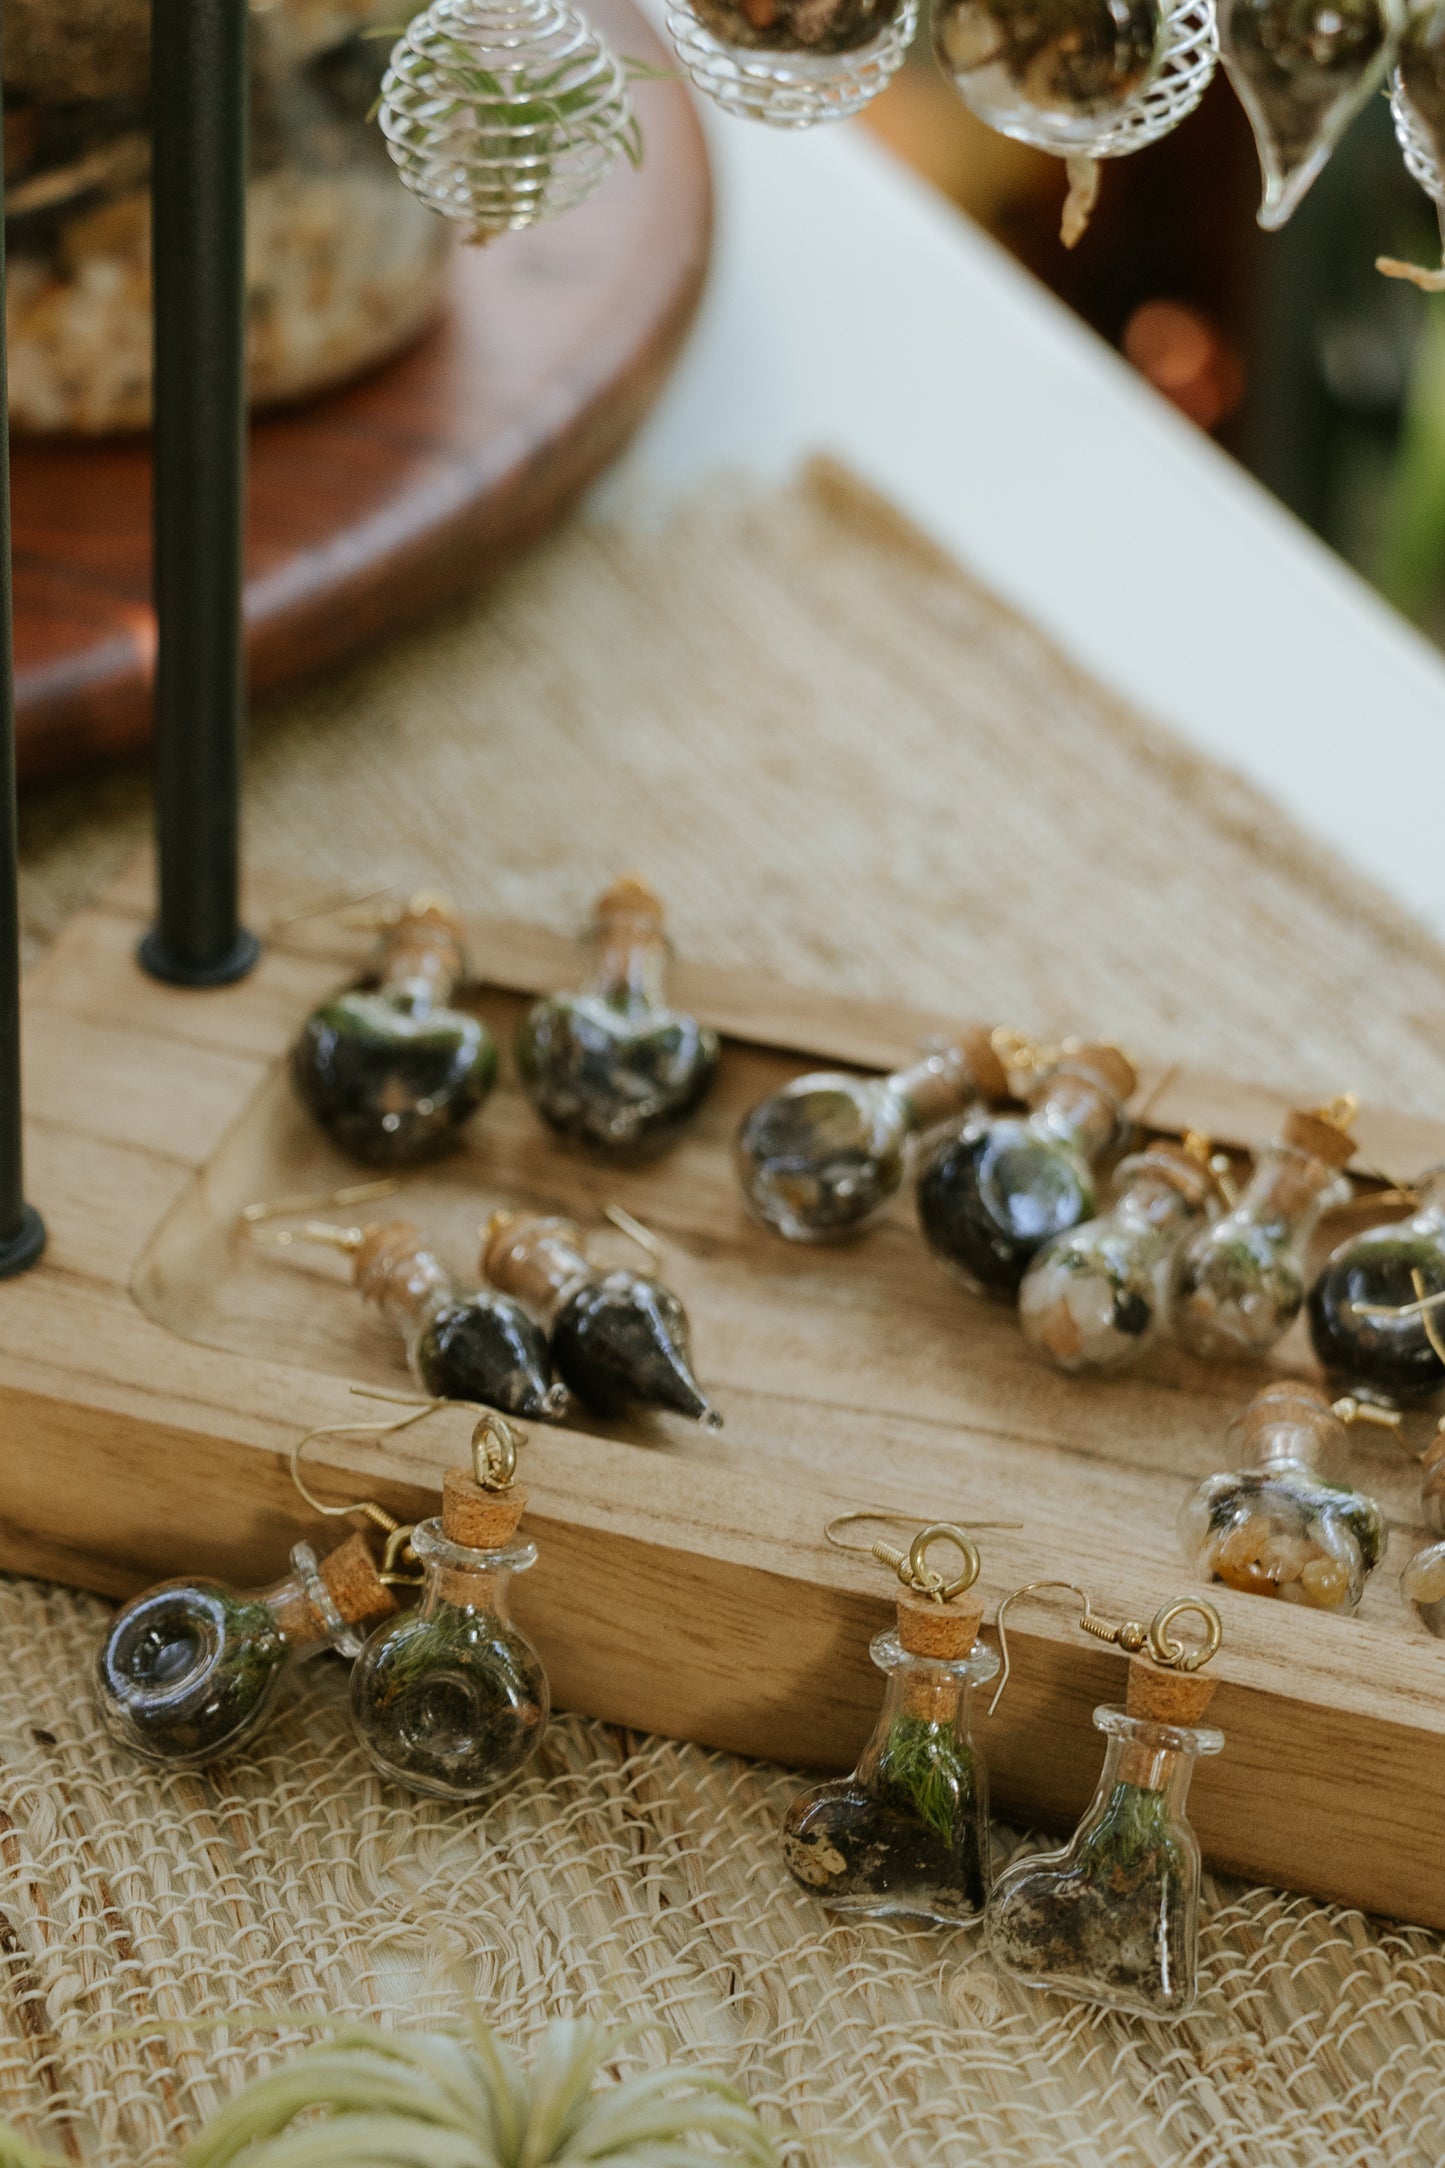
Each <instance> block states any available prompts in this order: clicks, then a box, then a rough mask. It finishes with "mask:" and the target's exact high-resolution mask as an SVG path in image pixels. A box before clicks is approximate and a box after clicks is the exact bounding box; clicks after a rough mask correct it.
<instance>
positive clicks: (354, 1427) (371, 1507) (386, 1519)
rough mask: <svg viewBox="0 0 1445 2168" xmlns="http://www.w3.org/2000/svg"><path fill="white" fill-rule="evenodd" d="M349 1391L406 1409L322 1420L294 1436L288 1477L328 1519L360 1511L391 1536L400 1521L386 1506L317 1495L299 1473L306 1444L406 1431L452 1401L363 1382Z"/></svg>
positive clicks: (452, 1402) (374, 1502)
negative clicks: (375, 1416) (383, 1415)
mask: <svg viewBox="0 0 1445 2168" xmlns="http://www.w3.org/2000/svg"><path fill="white" fill-rule="evenodd" d="M351 1390H352V1392H353V1393H355V1394H356V1395H357V1397H358V1398H359V1399H365V1400H389V1401H391V1402H392V1403H393V1404H394V1405H396V1406H400V1407H404V1408H407V1409H408V1410H409V1411H410V1412H409V1413H408V1414H406V1415H400V1416H392V1417H391V1418H390V1420H389V1421H387V1422H384V1423H359V1422H353V1423H322V1424H320V1425H319V1426H318V1427H317V1428H316V1429H315V1430H308V1431H307V1433H306V1435H305V1437H304V1438H298V1439H297V1441H296V1443H295V1445H293V1446H292V1448H291V1480H292V1482H293V1483H294V1484H295V1485H296V1488H297V1490H298V1491H300V1493H301V1495H302V1497H303V1498H304V1499H305V1500H306V1503H307V1505H308V1506H310V1507H311V1509H312V1511H313V1512H314V1513H324V1514H326V1515H327V1517H328V1518H331V1517H333V1516H335V1517H339V1516H340V1515H342V1514H345V1513H360V1514H363V1515H364V1516H365V1518H366V1519H367V1520H369V1521H370V1522H371V1523H372V1525H373V1527H375V1528H382V1529H385V1531H386V1533H387V1534H388V1535H395V1533H396V1531H397V1529H398V1528H399V1527H400V1526H401V1523H400V1522H399V1521H398V1520H397V1518H396V1515H395V1514H394V1513H388V1512H387V1510H386V1507H385V1506H379V1505H378V1504H377V1503H376V1500H375V1499H374V1498H354V1499H352V1500H351V1501H350V1502H349V1503H348V1504H346V1505H335V1504H328V1502H327V1501H326V1499H324V1498H318V1497H317V1495H316V1493H315V1491H314V1490H312V1488H311V1486H310V1485H309V1483H307V1481H306V1480H305V1478H304V1476H303V1475H302V1473H301V1460H302V1456H303V1454H304V1453H305V1451H306V1448H307V1446H308V1445H310V1444H312V1443H313V1442H314V1441H315V1440H316V1439H317V1438H356V1437H367V1436H373V1437H387V1436H389V1435H390V1434H391V1433H392V1432H394V1431H398V1430H410V1428H411V1426H412V1424H413V1423H420V1422H422V1421H424V1420H425V1418H426V1417H427V1416H428V1415H435V1414H436V1412H437V1410H438V1409H439V1408H450V1407H453V1406H455V1404H456V1403H455V1402H454V1401H450V1400H415V1399H413V1398H412V1397H411V1396H410V1395H409V1394H406V1395H403V1394H401V1393H386V1392H380V1391H372V1390H369V1389H368V1388H367V1387H366V1386H364V1385H353V1386H352V1388H351ZM408 1533H410V1530H408Z"/></svg>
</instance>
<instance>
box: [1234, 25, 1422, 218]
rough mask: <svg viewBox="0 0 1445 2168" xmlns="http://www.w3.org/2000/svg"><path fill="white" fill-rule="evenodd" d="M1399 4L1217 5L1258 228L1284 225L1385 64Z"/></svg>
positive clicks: (1375, 84)
mask: <svg viewBox="0 0 1445 2168" xmlns="http://www.w3.org/2000/svg"><path fill="white" fill-rule="evenodd" d="M1396 27H1397V24H1396V7H1395V0H1219V52H1220V58H1221V59H1222V60H1223V62H1224V68H1225V73H1226V74H1227V75H1228V77H1229V80H1230V82H1231V83H1232V84H1233V86H1234V90H1235V93H1236V95H1237V97H1238V99H1239V102H1240V104H1241V105H1242V106H1243V107H1244V110H1245V113H1246V115H1247V117H1248V120H1249V125H1250V127H1251V128H1252V129H1253V131H1254V140H1255V147H1256V149H1257V150H1258V152H1259V164H1260V172H1261V174H1262V176H1263V180H1264V200H1263V201H1262V203H1261V204H1260V207H1259V223H1260V225H1261V226H1263V227H1264V228H1265V230H1266V231H1267V232H1271V233H1272V232H1275V231H1277V229H1278V228H1279V227H1281V226H1283V225H1284V224H1285V222H1286V220H1287V219H1289V217H1290V216H1291V215H1292V213H1293V212H1294V211H1295V210H1296V209H1297V208H1298V206H1299V204H1300V203H1301V202H1302V201H1303V200H1304V197H1305V195H1306V194H1307V193H1308V191H1309V189H1310V188H1311V186H1312V185H1313V183H1314V182H1315V181H1316V180H1317V179H1318V177H1319V175H1320V173H1321V172H1322V171H1323V169H1324V166H1325V164H1326V161H1327V160H1328V158H1329V156H1330V153H1331V152H1332V151H1333V149H1334V148H1335V145H1336V144H1337V143H1338V142H1339V140H1340V138H1341V136H1342V135H1343V134H1344V132H1345V130H1346V129H1347V128H1348V127H1349V125H1350V122H1351V121H1352V120H1353V119H1354V117H1355V115H1356V114H1357V113H1358V112H1359V111H1360V109H1361V107H1362V106H1363V105H1364V104H1365V102H1366V100H1367V99H1368V98H1369V97H1370V95H1371V93H1372V92H1373V91H1374V90H1376V89H1377V88H1378V86H1379V85H1380V84H1381V83H1382V82H1383V81H1384V78H1385V75H1386V73H1387V72H1388V69H1389V66H1390V58H1391V53H1392V50H1393V46H1394V35H1395V30H1396Z"/></svg>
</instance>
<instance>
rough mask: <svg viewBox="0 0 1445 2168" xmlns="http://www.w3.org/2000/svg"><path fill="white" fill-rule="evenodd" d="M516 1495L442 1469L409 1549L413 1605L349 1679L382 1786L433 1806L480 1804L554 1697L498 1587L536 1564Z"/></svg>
mask: <svg viewBox="0 0 1445 2168" xmlns="http://www.w3.org/2000/svg"><path fill="white" fill-rule="evenodd" d="M526 1503H527V1495H526V1492H525V1491H524V1490H521V1489H520V1488H518V1487H517V1486H515V1485H514V1486H512V1487H511V1488H510V1489H508V1490H504V1491H490V1490H486V1489H484V1488H483V1487H482V1486H481V1484H479V1483H478V1482H477V1481H476V1479H475V1478H474V1476H473V1475H472V1474H471V1473H470V1471H468V1470H466V1469H463V1468H449V1469H448V1470H447V1472H446V1477H445V1479H444V1484H443V1489H442V1511H441V1518H440V1520H431V1521H421V1522H419V1523H418V1525H417V1526H416V1527H415V1528H414V1529H413V1530H412V1536H411V1548H412V1550H413V1552H414V1553H415V1555H416V1557H417V1559H418V1561H419V1562H420V1565H421V1568H422V1574H423V1583H422V1594H421V1600H420V1602H419V1603H418V1604H417V1607H416V1609H415V1610H414V1611H410V1612H408V1613H407V1614H406V1616H405V1617H404V1618H400V1619H397V1620H394V1621H392V1622H390V1623H388V1624H385V1625H382V1626H380V1627H378V1629H377V1630H376V1632H375V1633H373V1634H372V1636H371V1639H370V1640H369V1641H368V1642H367V1644H366V1646H365V1648H364V1649H363V1650H362V1652H361V1655H360V1657H359V1658H358V1659H357V1662H356V1664H355V1666H354V1668H353V1670H352V1674H351V1716H352V1722H353V1723H354V1725H355V1727H356V1735H357V1737H358V1739H359V1740H360V1741H361V1744H362V1746H363V1747H364V1748H365V1750H366V1753H367V1754H368V1756H369V1757H370V1759H371V1760H372V1761H373V1762H374V1763H375V1764H376V1767H377V1768H378V1769H379V1770H380V1771H381V1773H382V1775H383V1776H386V1777H391V1778H393V1779H394V1780H395V1782H397V1783H398V1784H405V1785H406V1786H408V1788H409V1789H410V1790H412V1791H414V1792H426V1793H429V1794H431V1795H432V1796H434V1797H436V1798H440V1799H480V1798H482V1797H483V1796H484V1795H485V1794H486V1793H487V1792H491V1791H495V1790H496V1788H497V1786H498V1785H499V1784H505V1783H507V1782H508V1780H509V1779H510V1778H512V1777H515V1776H516V1775H518V1774H519V1772H520V1771H521V1770H522V1769H524V1768H525V1767H526V1765H527V1763H528V1762H529V1761H530V1760H531V1759H532V1757H533V1755H534V1754H535V1753H536V1751H537V1749H538V1747H539V1746H540V1745H541V1743H542V1734H543V1732H544V1731H545V1730H546V1728H547V1718H548V1715H549V1713H550V1710H551V1696H550V1692H549V1690H548V1685H547V1674H546V1672H545V1671H544V1670H543V1668H542V1660H541V1658H540V1657H539V1656H538V1654H537V1651H536V1650H535V1649H534V1648H533V1646H532V1644H531V1642H530V1641H529V1640H528V1639H527V1637H526V1635H525V1634H523V1633H522V1632H520V1631H519V1629H518V1628H517V1627H516V1626H514V1625H513V1623H512V1621H511V1618H510V1617H509V1615H508V1610H507V1589H508V1584H509V1583H510V1581H511V1578H512V1575H513V1574H514V1573H525V1572H526V1571H527V1569H528V1568H529V1567H530V1566H533V1565H535V1564H536V1560H537V1546H536V1545H535V1544H534V1543H531V1542H529V1541H528V1540H527V1539H526V1538H525V1537H523V1538H521V1539H519V1538H518V1536H517V1526H518V1523H519V1522H520V1520H521V1518H522V1514H523V1512H524V1510H525V1508H526Z"/></svg>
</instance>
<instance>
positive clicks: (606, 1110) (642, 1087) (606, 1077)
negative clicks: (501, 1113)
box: [517, 874, 718, 1156]
mask: <svg viewBox="0 0 1445 2168" xmlns="http://www.w3.org/2000/svg"><path fill="white" fill-rule="evenodd" d="M663 919H664V913H663V908H662V904H661V902H660V901H659V899H658V898H657V897H656V896H655V895H654V894H653V892H652V890H651V889H650V888H649V887H648V885H647V883H646V882H645V881H642V880H639V879H638V878H637V876H636V875H635V874H629V875H628V877H627V878H626V879H625V880H621V881H616V882H614V884H613V886H612V887H611V888H609V889H608V891H607V893H606V895H604V896H602V897H601V898H599V900H598V904H597V920H596V926H595V929H594V936H593V938H594V941H595V944H596V962H595V965H594V969H593V972H592V976H591V979H590V980H589V982H588V984H587V986H586V987H585V988H584V989H583V990H582V991H581V992H580V993H575V994H566V993H564V994H553V995H551V996H549V998H548V999H547V1000H545V1001H539V1002H537V1003H536V1005H535V1006H534V1007H533V1008H531V1009H530V1010H529V1011H528V1012H527V1015H526V1017H525V1019H524V1020H523V1023H522V1025H521V1028H520V1030H519V1031H518V1033H517V1068H518V1070H519V1072H520V1074H521V1078H522V1083H523V1086H524V1087H525V1089H526V1093H527V1097H528V1098H529V1099H530V1100H531V1102H532V1104H533V1106H534V1107H535V1108H536V1109H537V1111H538V1113H539V1114H541V1115H542V1116H543V1117H544V1119H545V1120H547V1121H548V1122H550V1123H551V1125H552V1127H553V1128H554V1129H556V1130H559V1131H560V1132H561V1134H562V1135H563V1136H564V1137H576V1138H578V1139H579V1140H580V1141H581V1142H582V1143H583V1144H590V1145H592V1146H594V1147H595V1148H596V1149H597V1150H599V1151H602V1152H607V1153H609V1154H613V1155H618V1156H621V1155H632V1154H636V1153H639V1152H642V1151H645V1150H647V1149H648V1148H650V1147H656V1146H659V1145H663V1144H666V1143H667V1142H668V1141H669V1140H670V1139H671V1138H672V1137H673V1136H674V1135H675V1134H676V1132H677V1131H678V1129H680V1128H681V1126H682V1124H683V1123H684V1122H685V1121H686V1120H687V1118H688V1116H689V1115H690V1114H691V1113H692V1112H693V1111H694V1109H695V1108H696V1107H697V1106H698V1105H699V1103H700V1102H701V1100H702V1098H703V1096H704V1094H705V1093H706V1091H707V1089H708V1086H709V1085H710V1084H711V1083H712V1080H713V1076H714V1074H715V1072H716V1069H717V1056H718V1041H717V1033H716V1032H715V1031H713V1030H711V1029H710V1028H709V1027H708V1026H707V1025H706V1024H700V1023H699V1022H698V1020H697V1018H696V1017H695V1016H689V1015H687V1014H686V1012H685V1011H684V1010H682V1009H673V1008H669V1007H668V1004H667V970H668V963H669V960H670V957H671V953H672V952H671V946H670V944H669V942H668V938H667V935H666V933H665V932H664V930H663Z"/></svg>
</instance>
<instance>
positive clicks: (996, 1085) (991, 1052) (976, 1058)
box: [958, 1024, 1009, 1105]
mask: <svg viewBox="0 0 1445 2168" xmlns="http://www.w3.org/2000/svg"><path fill="white" fill-rule="evenodd" d="M958 1044H959V1045H960V1046H961V1047H962V1049H963V1054H964V1059H965V1060H966V1061H967V1063H968V1073H969V1075H970V1077H971V1078H972V1079H973V1088H974V1090H975V1091H976V1092H977V1093H978V1096H979V1098H980V1099H986V1100H987V1101H988V1102H989V1104H990V1105H992V1104H993V1103H994V1102H995V1101H996V1100H999V1099H1007V1098H1008V1096H1009V1080H1008V1070H1007V1069H1006V1068H1005V1067H1004V1065H1003V1063H1002V1062H1001V1061H1000V1059H999V1057H998V1052H997V1050H996V1048H995V1046H994V1043H993V1033H992V1032H991V1031H990V1030H989V1029H988V1026H987V1025H986V1024H966V1025H965V1026H964V1028H963V1030H962V1031H961V1032H960V1033H959V1034H958Z"/></svg>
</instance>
